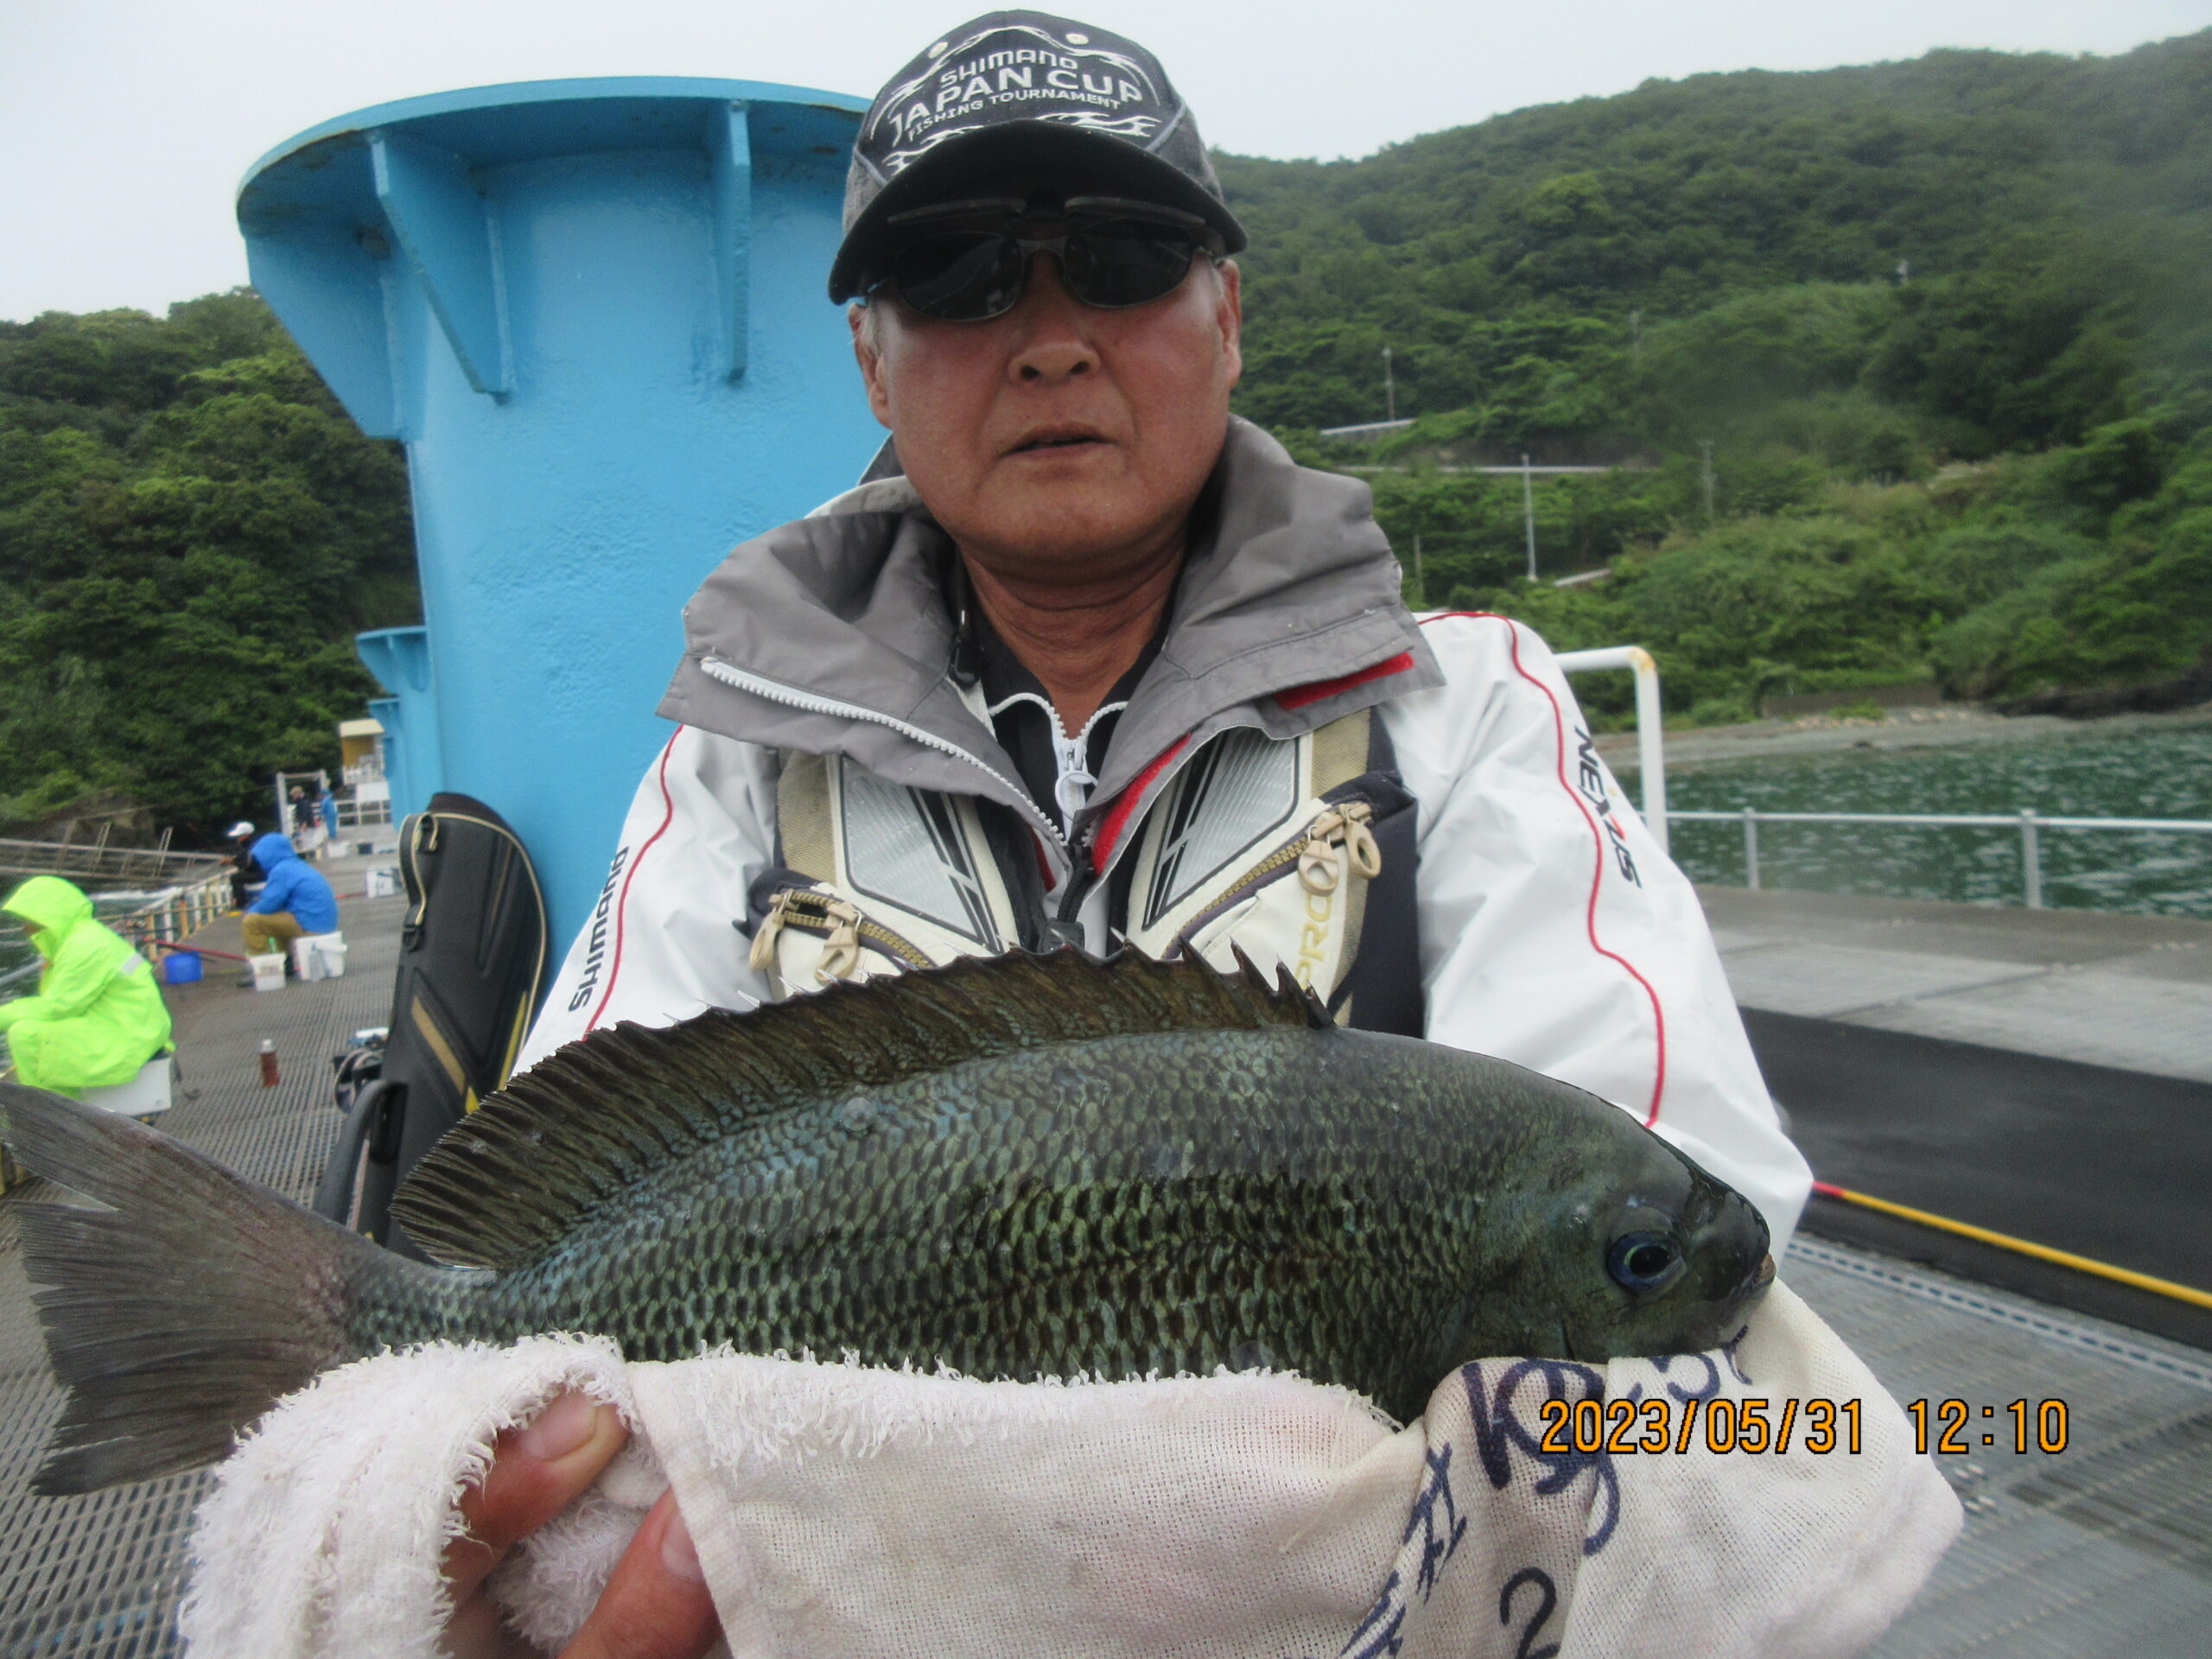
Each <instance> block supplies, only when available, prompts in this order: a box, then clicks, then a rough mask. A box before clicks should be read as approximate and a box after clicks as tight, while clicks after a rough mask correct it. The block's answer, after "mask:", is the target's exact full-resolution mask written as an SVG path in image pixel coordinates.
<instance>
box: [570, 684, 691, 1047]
mask: <svg viewBox="0 0 2212 1659" xmlns="http://www.w3.org/2000/svg"><path fill="white" fill-rule="evenodd" d="M681 736H683V728H682V727H681V726H679V727H677V728H676V733H675V735H674V736H672V737H671V738H670V739H669V740H668V741H667V742H665V743H664V744H662V745H661V749H660V766H659V767H658V770H657V772H656V773H655V776H656V777H657V778H658V780H659V783H660V805H661V813H660V827H659V828H658V829H655V830H654V831H653V832H652V835H650V836H646V837H645V845H644V846H642V847H640V848H639V849H638V855H637V856H636V857H635V858H633V859H632V860H631V861H630V868H628V869H626V870H625V871H623V872H622V893H621V896H620V898H618V899H615V901H614V959H613V961H612V962H610V963H607V988H606V989H605V990H603V991H601V993H600V994H599V1006H598V1007H595V1008H594V1009H593V1010H592V1011H591V1018H590V1019H588V1020H585V1021H584V1029H585V1030H586V1031H594V1030H596V1029H597V1028H598V1026H599V1016H600V1015H601V1014H605V1013H606V1012H607V999H608V998H609V997H611V996H613V995H614V982H615V981H616V980H617V979H618V978H620V976H621V973H622V932H623V926H622V924H623V920H624V918H625V917H626V914H627V912H628V911H629V908H630V883H631V882H632V881H634V880H637V877H638V866H639V865H640V864H642V863H644V862H645V855H646V854H647V853H650V852H651V851H652V849H653V842H657V841H658V840H659V839H660V838H661V837H662V836H664V835H666V834H667V833H668V826H669V825H670V824H671V823H674V822H675V821H676V801H675V798H673V797H672V796H671V795H670V794H669V792H668V757H669V753H670V751H671V750H672V749H674V748H675V747H676V739H677V738H678V737H681Z"/></svg>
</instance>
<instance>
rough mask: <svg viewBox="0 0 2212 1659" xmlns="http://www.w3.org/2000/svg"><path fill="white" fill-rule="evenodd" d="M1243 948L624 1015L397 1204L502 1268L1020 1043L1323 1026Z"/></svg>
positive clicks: (989, 967)
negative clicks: (589, 1216) (632, 1193)
mask: <svg viewBox="0 0 2212 1659" xmlns="http://www.w3.org/2000/svg"><path fill="white" fill-rule="evenodd" d="M1239 960H1240V963H1241V967H1242V971H1241V972H1240V973H1237V974H1230V975H1224V974H1221V973H1218V972H1217V971H1216V970H1215V969H1212V968H1211V967H1210V966H1208V965H1207V964H1206V963H1205V962H1204V961H1203V960H1201V959H1199V958H1198V957H1190V958H1187V959H1185V960H1179V961H1175V962H1155V961H1154V960H1152V959H1151V958H1150V957H1146V956H1143V955H1141V954H1140V953H1138V952H1135V951H1129V950H1125V951H1123V952H1122V953H1121V954H1119V955H1118V956H1116V957H1109V958H1106V959H1104V960H1101V959H1099V958H1097V957H1090V956H1086V955H1085V954H1084V953H1083V952H1082V951H1080V950H1074V949H1072V948H1071V949H1067V950H1057V951H1052V952H1050V953H1047V954H1028V953H1015V954H1013V955H1009V956H1003V957H990V958H988V959H973V958H969V959H963V960H962V961H959V962H956V963H951V964H950V965H949V966H947V967H943V968H930V969H919V970H917V971H915V972H912V973H909V974H903V975H899V976H891V977H882V978H877V979H873V980H868V981H866V982H860V983H853V982H839V983H837V984H835V985H830V986H828V987H826V988H823V989H822V990H820V991H817V992H813V993H810V994H808V995H804V996H796V997H792V998H790V999H789V1000H787V1001H781V1002H772V1003H767V1004H764V1005H763V1006H762V1007H758V1008H755V1009H753V1010H751V1011H750V1012H747V1013H744V1014H733V1013H729V1012H727V1011H723V1010H719V1009H716V1010H709V1012H707V1013H705V1014H700V1015H698V1016H696V1018H693V1019H690V1020H684V1021H683V1022H682V1023H680V1024H678V1025H675V1026H670V1027H646V1026H639V1025H632V1024H628V1023H624V1024H621V1025H617V1026H613V1027H608V1028H607V1029H604V1030H601V1031H596V1032H594V1033H592V1034H591V1035H590V1036H588V1037H587V1038H586V1039H583V1040H582V1042H578V1043H571V1044H569V1046H567V1047H565V1048H563V1049H561V1050H559V1051H557V1052H555V1053H553V1054H550V1055H549V1056H547V1057H546V1058H544V1059H543V1060H541V1061H540V1062H538V1064H537V1065H535V1066H533V1067H531V1069H530V1071H526V1072H524V1073H523V1074H521V1075H520V1076H518V1077H515V1078H513V1079H512V1081H511V1082H510V1083H509V1084H508V1085H507V1087H506V1088H505V1090H503V1091H502V1092H500V1093H499V1094H496V1095H493V1096H488V1097H487V1098H486V1100H485V1102H484V1103H483V1104H482V1105H481V1106H480V1107H479V1108H478V1109H477V1110H475V1111H474V1112H473V1113H471V1114H470V1115H469V1116H467V1118H465V1119H463V1120H462V1121H461V1122H460V1123H458V1124H456V1125H455V1126H454V1128H452V1129H451V1130H450V1131H449V1132H448V1134H447V1135H446V1136H445V1138H444V1139H443V1140H442V1141H439V1143H438V1144H437V1145H436V1146H435V1147H433V1148H432V1149H431V1151H430V1152H429V1154H428V1155H427V1156H426V1157H424V1158H423V1160H422V1161H421V1162H420V1163H418V1164H417V1165H416V1166H415V1169H414V1171H413V1173H410V1175H409V1177H408V1178H407V1180H406V1182H405V1183H404V1185H402V1186H401V1188H400V1190H399V1192H398V1193H397V1195H396V1196H395V1197H394V1198H393V1200H392V1206H391V1213H392V1216H393V1217H394V1218H395V1219H396V1220H397V1221H398V1222H399V1224H401V1225H402V1226H404V1228H406V1230H407V1232H408V1235H409V1236H410V1237H411V1238H412V1239H414V1241H415V1242H416V1243H417V1244H418V1245H420V1246H421V1247H422V1249H423V1250H425V1251H426V1252H428V1253H429V1255H433V1256H435V1257H436V1258H437V1259H438V1260H440V1261H442V1262H451V1263H453V1264H454V1265H455V1266H457V1267H475V1268H493V1269H498V1270H505V1269H509V1268H516V1267H518V1266H521V1265H523V1264H524V1263H525V1262H531V1261H533V1260H535V1259H536V1258H537V1256H539V1255H542V1254H543V1252H544V1251H545V1250H547V1249H550V1248H551V1247H552V1246H553V1245H554V1244H555V1243H557V1242H558V1241H559V1240H560V1239H561V1238H562V1237H563V1236H565V1235H566V1234H567V1233H568V1232H569V1230H571V1229H572V1228H573V1227H574V1225H575V1223H576V1221H577V1220H578V1218H579V1217H582V1215H583V1214H585V1213H586V1212H588V1211H589V1210H591V1209H592V1208H593V1207H594V1206H595V1205H598V1204H600V1203H601V1202H602V1201H603V1200H605V1199H606V1198H609V1197H611V1196H612V1195H613V1194H615V1193H617V1192H622V1191H625V1190H626V1189H627V1188H629V1187H630V1186H631V1185H633V1184H634V1183H635V1182H637V1181H639V1180H640V1179H645V1178H646V1177H648V1176H649V1175H650V1174H651V1173H652V1171H653V1170H654V1169H655V1168H657V1167H659V1166H662V1165H663V1164H664V1163H667V1162H671V1161H674V1160H679V1159H682V1158H683V1157H685V1156H687V1155H688V1154H690V1153H692V1152H694V1151H696V1150H698V1149H699V1148H701V1147H704V1146H706V1145H708V1144H709V1143H711V1142H712V1141H716V1140H719V1139H721V1137H723V1136H725V1135H730V1134H734V1133H735V1132H737V1131H739V1130H741V1129H742V1128H745V1127H746V1126H747V1125H748V1124H750V1123H753V1122H760V1121H763V1120H764V1119H766V1118H767V1117H770V1116H773V1115H775V1114H776V1113H779V1112H782V1111H786V1110H789V1109H793V1108H795V1107H798V1106H802V1105H804V1104H805V1103H808V1102H810V1101H814V1100H820V1099H823V1098H825V1097H829V1096H836V1097H839V1098H842V1097H843V1096H848V1095H850V1094H852V1093H854V1092H855V1091H856V1090H869V1089H880V1088H883V1087H886V1086H887V1085H889V1084H894V1083H897V1082H899V1080H900V1079H902V1078H905V1077H913V1076H917V1075H918V1074H920V1073H923V1072H927V1071H943V1070H945V1069H947V1068H949V1067H951V1066H955V1065H961V1064H963V1063H965V1062H967V1061H970V1060H977V1059H984V1058H989V1057H990V1056H992V1055H995V1054H1003V1053H1007V1052H1013V1051H1014V1050H1018V1049H1027V1048H1041V1047H1049V1046H1053V1045H1055V1044H1059V1043H1068V1042H1082V1041H1088V1040H1093V1039H1099V1038H1105V1037H1116V1036H1135V1035H1142V1034H1145V1033H1164V1032H1171V1031H1216V1030H1256V1029H1259V1028H1260V1027H1267V1026H1293V1027H1296V1026H1304V1025H1307V1024H1309V1023H1311V1022H1312V1020H1313V1012H1312V1006H1311V1003H1312V999H1311V997H1310V994H1308V993H1307V992H1306V991H1305V990H1304V989H1303V988H1300V986H1298V985H1297V984H1296V982H1294V981H1293V980H1290V979H1288V978H1287V977H1286V978H1285V979H1283V980H1282V981H1281V982H1280V983H1279V984H1277V985H1273V986H1271V985H1270V984H1269V983H1268V981H1267V980H1266V979H1265V978H1264V977H1263V976H1262V975H1261V974H1260V972H1259V970H1258V969H1255V968H1254V967H1253V966H1252V964H1251V963H1250V962H1249V961H1248V960H1244V959H1243V957H1241V954H1240V957H1239ZM1324 1018H1325V1011H1324Z"/></svg>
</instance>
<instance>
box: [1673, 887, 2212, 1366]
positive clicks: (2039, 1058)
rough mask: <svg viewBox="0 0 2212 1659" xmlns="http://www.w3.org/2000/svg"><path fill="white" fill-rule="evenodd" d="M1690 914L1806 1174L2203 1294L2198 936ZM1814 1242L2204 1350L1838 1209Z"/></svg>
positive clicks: (1742, 901)
mask: <svg viewBox="0 0 2212 1659" xmlns="http://www.w3.org/2000/svg"><path fill="white" fill-rule="evenodd" d="M1700 893H1701V894H1702V896H1703V898H1704V899H1705V904H1706V910H1707V914H1708V916H1710V918H1712V920H1713V933H1714V938H1715V940H1716V942H1717V943H1718V944H1719V946H1720V949H1721V952H1722V956H1721V960H1722V962H1723V963H1725V964H1726V968H1727V969H1728V975H1729V978H1730V981H1731V982H1732V984H1733V986H1734V988H1735V990H1736V995H1737V1000H1738V1002H1739V1003H1741V1004H1742V1006H1743V1007H1744V1010H1745V1026H1746V1027H1747V1028H1748V1029H1749V1031H1750V1033H1751V1043H1752V1046H1753V1047H1754V1048H1756V1049H1757V1050H1758V1056H1759V1062H1760V1065H1761V1066H1762V1067H1763V1068H1764V1071H1765V1072H1766V1077H1767V1084H1768V1086H1769V1087H1770V1089H1772V1090H1773V1091H1774V1095H1775V1098H1776V1099H1777V1100H1778V1101H1779V1102H1781V1103H1782V1104H1783V1107H1784V1109H1786V1110H1787V1111H1788V1112H1789V1114H1790V1117H1791V1128H1792V1132H1793V1134H1794V1135H1796V1140H1797V1143H1798V1145H1799V1146H1800V1147H1802V1148H1803V1149H1804V1152H1805V1155H1806V1157H1807V1159H1808V1160H1810V1162H1811V1163H1812V1166H1813V1173H1814V1174H1815V1177H1817V1178H1818V1179H1821V1180H1823V1181H1826V1182H1828V1183H1832V1184H1834V1185H1837V1186H1840V1187H1844V1188H1847V1189H1851V1190H1853V1191H1854V1192H1864V1193H1867V1194H1871V1195H1872V1196H1873V1197H1876V1198H1882V1199H1885V1200H1888V1201H1889V1202H1891V1203H1893V1204H1901V1205H1907V1206H1909V1207H1910V1208H1912V1209H1915V1210H1918V1211H1928V1212H1931V1213H1932V1214H1934V1215H1936V1216H1940V1217H1947V1218H1948V1219H1950V1220H1952V1221H1955V1222H1957V1223H1961V1224H1966V1225H1967V1226H1970V1227H1976V1228H1981V1229H1986V1230H1993V1231H1995V1232H1998V1233H2001V1234H2005V1235H2007V1236H2011V1237H2012V1238H2016V1239H2023V1240H2026V1241H2028V1242H2030V1243H2033V1244H2037V1245H2041V1246H2044V1247H2046V1248H2048V1249H2057V1250H2063V1251H2065V1252H2068V1253H2069V1254H2071V1255H2079V1256H2085V1257H2088V1258H2090V1259H2091V1260H2093V1261H2095V1262H2102V1263H2106V1264H2108V1265H2110V1266H2112V1267H2114V1268H2120V1269H2121V1270H2123V1271H2126V1272H2133V1273H2138V1274H2149V1275H2151V1276H2152V1277H2153V1278H2155V1279H2158V1280H2164V1281H2173V1282H2176V1283H2178V1284H2180V1285H2183V1286H2185V1287H2194V1288H2196V1289H2198V1290H2212V1236H2209V1235H2208V1233H2207V1230H2206V1228H2205V1226H2204V1217H2205V1213H2206V1210H2205V1198H2204V1195H2205V1193H2206V1192H2212V923H2208V922H2200V921H2189V920H2183V919H2168V918H2158V917H2147V916H2126V915H2113V914H2107V913H2103V912H2090V911H2075V910H2012V909H1999V908H1994V907H1984V906H1973V905H1949V904H1936V903H1930V902H1924V901H1920V900H1910V899H1867V898H1854V897H1843V896H1839V895H1834V894H1825V893H1771V892H1770V893H1747V892H1745V891H1742V890H1740V889H1729V888H1718V887H1708V888H1703V889H1700ZM1806 1225H1807V1226H1808V1228H1809V1229H1811V1230H1814V1231H1815V1232H1818V1233H1821V1234H1823V1235H1825V1236H1829V1237H1832V1238H1840V1239H1843V1240H1846V1241H1847V1242H1851V1243H1858V1244H1861V1245H1866V1246H1869V1247H1872V1248H1873V1249H1880V1250H1884V1251H1887V1252H1890V1253H1891V1254H1897V1255H1905V1256H1908V1257H1910V1258H1912V1259H1916V1260H1919V1261H1922V1262H1929V1263H1932V1264H1935V1265H1937V1266H1941V1267H1943V1268H1948V1269H1949V1270H1951V1271H1953V1272H1956V1273H1961V1274H1966V1275H1967V1276H1968V1277H1970V1278H1973V1279H1974V1280H1977V1281H1980V1282H1982V1283H1985V1284H1992V1285H1997V1286H2001V1287H2005V1288H2009V1289H2012V1290H2016V1291H2019V1292H2021V1293H2023V1294H2028V1295H2031V1296H2036V1297H2039V1298H2042V1299H2044V1300H2050V1301H2056V1302H2058V1303H2060V1304H2062V1305H2063V1306H2068V1307H2070V1308H2073V1309H2075V1310H2076V1311H2078V1312H2082V1313H2092V1314H2096V1315H2100V1316H2101V1317H2104V1318H2107V1319H2117V1320H2120V1321H2121V1322H2122V1323H2125V1324H2127V1325H2134V1326H2136V1327H2137V1328H2139V1329H2141V1330H2145V1331H2151V1332H2158V1333H2159V1334H2161V1335H2164V1336H2166V1337H2170V1338H2176V1339H2178V1340H2181V1341H2183V1342H2188V1343H2192V1344H2197V1345H2200V1346H2203V1347H2207V1348H2212V1307H2207V1306H2199V1305H2196V1304H2194V1303H2191V1302H2190V1301H2187V1300H2177V1299H2176V1298H2174V1297H2172V1296H2170V1295H2165V1294H2158V1293H2156V1292H2152V1291H2149V1290H2145V1289H2143V1288H2139V1287H2133V1286H2130V1285H2127V1284H2125V1283H2120V1282H2115V1281H2113V1280H2111V1279H2107V1278H2101V1277H2098V1276H2096V1275H2094V1274H2083V1273H2081V1272H2077V1271H2075V1270H2074V1269H2072V1268H2066V1267H2062V1266H2056V1265H2053V1264H2051V1263H2050V1262H2047V1261H2039V1260H2037V1259H2034V1258H2032V1257H2030V1256H2027V1255H2023V1254H2021V1253H2019V1252H2018V1251H2016V1250H2012V1249H2005V1248H2001V1247H1998V1246H1994V1245H1992V1244H1990V1243H1986V1242H1983V1241H1980V1240H1977V1239H1974V1238H1972V1237H1968V1236H1961V1235H1960V1234H1958V1233H1955V1232H1945V1231H1942V1230H1934V1229H1930V1228H1928V1227H1924V1226H1921V1225H1917V1224H1914V1223H1912V1222H1910V1221H1906V1220H1902V1219H1899V1218H1897V1217H1894V1216H1890V1215H1885V1214H1882V1213H1878V1212H1876V1211H1871V1210H1869V1209H1867V1208H1866V1207H1864V1206H1860V1205H1853V1204H1851V1203H1849V1202H1847V1201H1840V1200H1837V1199H1834V1198H1815V1200H1814V1202H1813V1205H1812V1207H1811V1209H1810V1210H1809V1211H1808V1212H1807V1217H1806Z"/></svg>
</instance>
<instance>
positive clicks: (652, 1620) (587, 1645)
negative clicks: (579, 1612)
mask: <svg viewBox="0 0 2212 1659" xmlns="http://www.w3.org/2000/svg"><path fill="white" fill-rule="evenodd" d="M721 1630H722V1627H721V1619H720V1618H717V1617H716V1616H715V1601H714V1598H713V1596H712V1595H710V1594H709V1592H708V1590H707V1575H706V1574H705V1573H704V1572H702V1570H701V1569H700V1567H699V1552H698V1550H697V1549H696V1548H694V1546H693V1544H692V1542H691V1535H690V1531H689V1529H686V1528H685V1526H684V1524H683V1516H682V1515H681V1514H680V1513H678V1511H677V1507H676V1494H675V1493H674V1492H673V1491H666V1492H663V1493H662V1494H661V1497H660V1502H659V1503H656V1504H654V1505H653V1507H652V1511H651V1513H649V1514H648V1515H647V1516H645V1522H644V1524H643V1525H641V1526H640V1527H639V1529H638V1535H637V1536H636V1537H634V1538H632V1540H631V1541H630V1547H629V1548H627V1549H626V1550H625V1551H623V1552H622V1559H621V1560H619V1561H617V1562H616V1563H615V1564H614V1572H613V1575H612V1576H611V1577H609V1578H608V1580H607V1588H606V1589H604V1590H602V1591H601V1592H600V1597H599V1605H596V1606H595V1607H594V1608H593V1609H592V1610H591V1617H590V1618H587V1619H585V1620H584V1623H583V1628H582V1630H578V1631H577V1632H576V1634H575V1638H574V1639H573V1640H571V1641H570V1642H569V1645H568V1646H567V1647H565V1648H563V1649H561V1659H700V1656H701V1655H702V1654H704V1653H705V1652H706V1651H707V1649H709V1648H711V1647H712V1646H714V1644H715V1639H716V1638H717V1637H720V1636H721Z"/></svg>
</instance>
